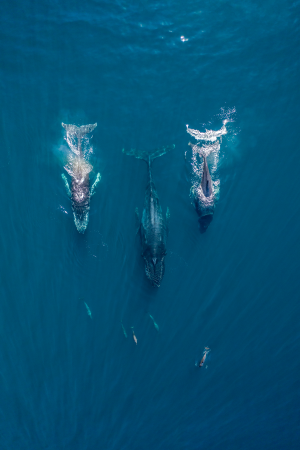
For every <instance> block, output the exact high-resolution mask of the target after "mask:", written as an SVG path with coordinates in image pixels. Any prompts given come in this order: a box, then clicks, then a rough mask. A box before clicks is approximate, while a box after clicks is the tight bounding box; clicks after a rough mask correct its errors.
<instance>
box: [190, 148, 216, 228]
mask: <svg viewBox="0 0 300 450" xmlns="http://www.w3.org/2000/svg"><path fill="white" fill-rule="evenodd" d="M190 145H191V146H192V147H193V150H195V149H196V151H197V153H198V154H200V156H201V157H202V158H203V169H202V177H201V183H200V184H199V185H198V187H197V188H195V187H194V188H193V189H192V193H193V199H194V205H195V209H196V211H197V214H198V216H199V219H198V222H199V227H200V233H205V231H206V230H207V228H208V226H209V225H210V223H211V222H212V220H213V216H214V210H215V202H216V199H215V193H214V189H213V183H212V179H211V175H210V172H209V168H208V164H207V159H206V158H207V154H206V153H205V152H204V151H202V150H201V148H199V147H197V146H196V145H195V146H194V145H192V144H190Z"/></svg>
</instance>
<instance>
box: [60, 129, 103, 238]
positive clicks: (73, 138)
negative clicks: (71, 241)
mask: <svg viewBox="0 0 300 450" xmlns="http://www.w3.org/2000/svg"><path fill="white" fill-rule="evenodd" d="M62 126H63V127H64V128H65V130H66V131H67V138H66V141H67V142H68V144H69V146H70V149H71V150H72V152H73V154H70V155H69V158H68V159H69V161H68V165H67V166H66V167H65V169H66V171H67V172H68V173H69V175H71V177H72V185H71V189H70V187H69V183H68V180H67V178H66V177H65V175H62V177H63V179H64V181H65V185H66V189H67V192H68V195H69V196H70V198H71V202H72V209H73V215H74V221H75V225H76V228H77V230H78V231H79V232H80V233H84V231H85V229H86V227H87V225H88V220H89V210H90V199H91V196H92V195H93V193H94V189H95V187H96V185H97V183H98V182H99V180H100V174H99V173H98V174H97V178H96V180H95V182H94V184H93V185H92V187H91V189H90V176H89V173H90V172H91V170H92V166H91V165H90V164H89V163H88V161H87V158H86V157H85V155H84V152H83V150H82V138H83V137H84V136H85V135H86V134H88V133H90V132H91V131H93V130H94V129H95V128H96V126H97V124H96V123H95V124H93V125H83V126H81V127H77V126H75V125H66V124H64V123H62Z"/></svg>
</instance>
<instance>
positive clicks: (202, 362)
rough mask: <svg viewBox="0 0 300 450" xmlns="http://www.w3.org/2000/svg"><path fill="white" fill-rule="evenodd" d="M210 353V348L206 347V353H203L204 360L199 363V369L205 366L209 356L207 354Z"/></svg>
mask: <svg viewBox="0 0 300 450" xmlns="http://www.w3.org/2000/svg"><path fill="white" fill-rule="evenodd" d="M209 352H210V348H208V347H205V349H204V352H203V356H202V359H201V361H200V363H199V367H202V366H203V364H204V363H205V360H206V356H207V354H208V353H209ZM206 368H207V366H206Z"/></svg>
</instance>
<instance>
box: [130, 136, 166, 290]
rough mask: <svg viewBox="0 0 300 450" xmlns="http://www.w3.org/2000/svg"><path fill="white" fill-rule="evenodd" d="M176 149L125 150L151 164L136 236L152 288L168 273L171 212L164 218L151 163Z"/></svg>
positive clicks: (137, 214)
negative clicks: (139, 242) (139, 239)
mask: <svg viewBox="0 0 300 450" xmlns="http://www.w3.org/2000/svg"><path fill="white" fill-rule="evenodd" d="M174 147H175V146H174V145H172V146H168V147H162V148H159V149H156V150H154V151H152V152H144V151H136V150H129V151H126V150H124V149H123V153H126V154H127V155H132V156H135V157H136V158H138V159H143V160H144V161H146V163H147V164H148V183H147V186H146V191H145V201H144V210H143V214H142V218H141V219H140V216H139V212H138V208H136V219H137V233H138V234H139V235H140V238H141V245H142V257H143V258H144V261H145V272H146V276H147V278H148V279H149V280H150V282H151V284H152V286H156V287H159V286H160V283H161V281H162V279H163V276H164V272H165V261H164V260H165V256H166V254H167V247H166V246H167V235H168V222H169V218H170V213H169V208H167V212H166V215H164V214H163V212H162V208H161V205H160V201H159V197H158V194H157V190H156V187H155V184H154V182H153V180H152V172H151V168H152V161H153V160H154V159H155V158H158V157H159V156H162V155H164V154H165V153H167V152H168V151H169V150H171V149H173V148H174Z"/></svg>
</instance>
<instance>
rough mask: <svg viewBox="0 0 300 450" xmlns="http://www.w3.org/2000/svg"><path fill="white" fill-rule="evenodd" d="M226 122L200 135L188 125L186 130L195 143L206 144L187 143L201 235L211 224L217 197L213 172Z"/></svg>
mask: <svg viewBox="0 0 300 450" xmlns="http://www.w3.org/2000/svg"><path fill="white" fill-rule="evenodd" d="M227 122H228V120H227V119H226V120H224V121H223V126H222V128H221V129H220V130H217V131H213V130H205V133H201V132H200V131H198V130H193V129H191V128H189V127H188V125H187V129H186V131H187V132H188V133H189V134H190V135H191V136H193V137H194V138H195V139H196V140H197V141H205V142H206V144H204V145H203V146H202V147H198V146H197V145H193V144H191V143H189V145H190V146H191V147H192V149H193V157H192V169H193V177H194V182H193V186H192V188H191V196H192V198H193V202H194V205H195V209H196V211H197V214H198V216H199V219H198V222H199V226H200V232H201V233H204V232H205V231H206V230H207V228H208V226H209V224H210V223H211V222H212V220H213V215H214V210H215V204H216V202H217V200H218V197H219V180H216V176H215V172H216V170H217V166H218V161H219V152H220V141H221V142H222V136H223V135H224V134H227V129H226V123H227ZM210 153H212V154H213V160H214V162H213V167H212V172H211V173H212V174H213V178H214V180H212V177H211V173H210V170H209V167H208V163H207V157H208V155H209V154H210ZM198 155H199V156H200V157H201V158H203V165H202V169H200V167H201V166H200V164H199V161H198V160H197V156H198ZM200 177H201V181H200Z"/></svg>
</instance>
